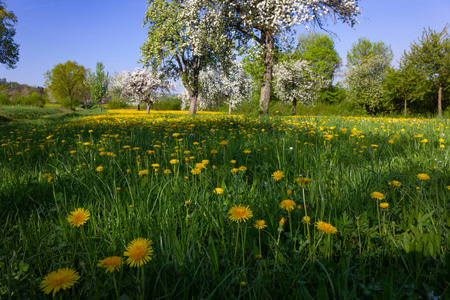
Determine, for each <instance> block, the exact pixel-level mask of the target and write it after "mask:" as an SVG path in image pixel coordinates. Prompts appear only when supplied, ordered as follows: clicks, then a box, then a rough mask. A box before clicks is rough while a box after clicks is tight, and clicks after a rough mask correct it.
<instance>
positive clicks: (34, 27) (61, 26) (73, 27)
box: [0, 0, 450, 91]
mask: <svg viewBox="0 0 450 300" xmlns="http://www.w3.org/2000/svg"><path fill="white" fill-rule="evenodd" d="M4 2H5V3H6V5H7V7H8V10H12V11H13V12H14V13H15V14H16V16H17V18H18V23H17V25H16V26H15V28H16V31H17V33H16V36H15V41H16V42H17V43H18V44H20V55H19V58H20V59H19V62H18V63H17V67H16V68H15V69H13V70H8V69H6V68H5V66H3V65H0V78H6V79H7V80H8V81H17V82H19V83H25V84H29V85H34V86H43V85H44V83H45V78H44V75H43V74H44V73H45V72H46V71H48V70H51V69H52V68H53V67H54V66H55V65H56V64H58V63H64V62H66V61H67V60H72V61H76V62H78V63H79V64H82V65H84V66H85V67H86V68H91V69H95V64H96V62H97V61H102V62H103V63H104V65H105V67H106V69H107V70H108V71H109V72H110V74H113V73H114V72H115V71H116V72H121V71H123V70H129V71H132V70H133V69H134V68H136V67H140V66H141V65H140V64H139V63H138V60H139V58H140V47H141V45H142V44H143V43H144V41H145V38H146V34H147V30H146V29H145V28H143V27H142V19H143V18H144V15H145V11H146V1H145V0H109V1H106V0H66V1H61V0H5V1H4ZM359 5H360V10H361V12H362V14H361V16H360V17H359V21H360V24H359V25H356V26H355V27H354V28H353V29H352V28H350V27H349V26H347V25H342V24H338V25H334V24H332V23H330V24H329V25H328V26H327V28H328V29H329V30H330V31H332V32H334V33H336V34H337V36H338V38H335V47H336V50H337V51H338V52H339V55H340V56H341V58H342V59H343V60H344V63H345V57H346V55H347V51H348V50H349V49H350V48H351V46H352V44H353V43H355V42H356V41H357V40H358V38H359V37H366V38H368V39H369V40H371V41H374V42H375V41H383V42H385V43H386V44H388V45H390V46H391V48H392V50H393V52H394V62H393V64H394V65H396V61H398V60H399V59H400V57H401V55H402V54H403V51H404V50H407V49H409V46H410V44H411V42H412V41H413V40H417V39H418V38H419V37H420V36H421V34H422V31H423V28H425V27H426V28H428V27H430V28H432V29H434V30H437V31H440V30H442V29H443V28H444V26H445V24H446V23H447V22H449V23H450V0H376V1H375V0H361V1H360V2H359ZM181 90H182V88H181V87H180V88H177V91H181Z"/></svg>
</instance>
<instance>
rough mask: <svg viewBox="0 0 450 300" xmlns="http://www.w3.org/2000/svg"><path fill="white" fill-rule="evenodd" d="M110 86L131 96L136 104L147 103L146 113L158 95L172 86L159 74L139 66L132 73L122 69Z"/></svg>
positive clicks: (126, 95)
mask: <svg viewBox="0 0 450 300" xmlns="http://www.w3.org/2000/svg"><path fill="white" fill-rule="evenodd" d="M112 86H113V88H120V89H121V90H122V97H131V98H132V99H134V100H135V101H136V103H138V104H139V103H140V102H144V103H145V104H146V105H147V113H149V112H150V106H151V105H152V104H153V103H154V102H155V101H156V100H157V97H158V95H159V94H160V93H162V92H170V90H171V88H172V86H171V84H170V83H169V82H167V81H165V80H164V79H163V76H162V75H161V74H156V73H151V72H150V71H149V70H148V69H140V68H136V70H135V71H134V72H132V73H130V72H128V71H123V72H122V73H120V74H118V75H117V76H116V77H115V78H114V80H113V82H112Z"/></svg>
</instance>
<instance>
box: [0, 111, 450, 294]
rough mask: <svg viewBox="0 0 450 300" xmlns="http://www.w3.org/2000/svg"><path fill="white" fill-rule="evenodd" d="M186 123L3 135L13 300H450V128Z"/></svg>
mask: <svg viewBox="0 0 450 300" xmlns="http://www.w3.org/2000/svg"><path fill="white" fill-rule="evenodd" d="M184 113H185V112H179V111H166V112H161V111H151V113H150V114H148V115H147V114H146V113H145V111H140V112H138V111H136V110H108V113H105V114H101V115H92V116H86V117H83V118H76V119H71V120H68V121H63V120H61V121H58V122H57V123H54V124H42V125H39V124H35V123H33V124H28V125H27V124H24V125H22V126H20V127H4V128H2V129H0V130H1V132H0V133H1V134H0V137H1V139H0V167H1V174H2V176H1V177H0V208H1V209H0V216H1V218H0V220H2V223H1V225H2V226H1V229H0V237H1V240H2V241H4V242H3V243H1V245H0V250H1V251H0V274H1V275H0V295H1V296H0V298H7V297H8V295H11V297H13V298H14V297H18V298H42V297H44V295H45V294H44V292H43V291H42V290H41V289H40V284H41V282H42V280H44V278H45V276H47V275H48V274H49V273H50V272H53V271H57V270H59V269H64V268H70V269H72V270H75V271H76V272H77V274H79V275H80V279H79V280H77V282H76V284H74V286H73V287H71V288H70V289H67V290H64V291H63V290H61V291H58V292H57V295H56V296H58V295H60V296H63V298H80V299H82V298H89V297H93V298H102V299H110V298H114V297H120V296H121V295H127V296H129V297H131V298H137V297H143V296H144V295H145V297H148V298H168V299H177V298H180V297H181V298H183V297H186V298H208V297H216V298H221V299H228V298H229V299H236V298H239V297H243V298H251V299H267V298H275V299H277V298H293V299H294V298H297V299H303V298H304V299H312V298H313V299H314V298H320V299H322V298H323V299H332V298H339V299H352V298H366V297H369V298H383V297H385V298H391V299H403V298H408V297H410V298H411V297H412V298H419V297H422V298H423V299H426V297H427V295H428V294H429V293H431V292H434V295H441V296H442V297H443V298H445V297H448V293H449V289H448V286H449V280H448V278H449V276H448V275H449V274H448V265H446V264H447V263H448V261H446V259H447V260H448V249H449V247H450V244H449V243H450V242H449V241H450V235H449V210H448V205H449V202H448V199H449V198H450V176H449V165H448V158H449V157H448V156H449V152H448V138H447V137H448V135H449V134H450V129H449V125H450V124H449V122H448V121H447V120H434V119H393V118H352V117H345V118H344V117H311V116H299V117H261V118H247V117H244V116H228V115H223V114H209V113H203V114H199V115H197V116H194V117H192V116H189V115H185V114H184ZM424 175H426V176H424ZM382 203H383V204H382ZM381 204H382V205H381ZM262 221H263V222H262ZM133 241H138V242H136V243H134V244H132V246H133V247H131V248H130V245H131V244H130V243H132V242H133ZM139 241H145V243H144V242H142V243H141V242H139ZM147 241H148V243H147ZM446 257H447V258H446ZM106 258H110V259H109V260H107V261H108V262H109V261H110V260H111V262H114V265H113V266H111V267H110V269H109V270H110V271H111V272H105V259H106ZM112 258H114V260H113V259H112ZM119 258H122V260H120V259H119ZM130 259H131V260H130ZM125 260H126V261H127V262H126V263H125V264H121V261H125ZM130 262H136V263H135V264H132V263H130ZM321 297H322V298H321Z"/></svg>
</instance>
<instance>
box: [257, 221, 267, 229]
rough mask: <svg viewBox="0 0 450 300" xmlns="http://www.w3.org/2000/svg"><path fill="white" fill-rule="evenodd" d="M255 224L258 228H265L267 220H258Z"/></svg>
mask: <svg viewBox="0 0 450 300" xmlns="http://www.w3.org/2000/svg"><path fill="white" fill-rule="evenodd" d="M254 226H255V228H256V229H263V228H266V227H267V225H266V221H264V220H256V221H255V225H254Z"/></svg>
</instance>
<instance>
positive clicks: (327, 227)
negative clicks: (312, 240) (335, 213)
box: [316, 221, 337, 234]
mask: <svg viewBox="0 0 450 300" xmlns="http://www.w3.org/2000/svg"><path fill="white" fill-rule="evenodd" d="M316 227H317V229H319V230H320V231H322V232H323V233H332V234H335V233H337V229H336V227H334V226H333V225H331V224H329V223H327V222H322V221H319V222H317V223H316Z"/></svg>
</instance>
